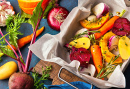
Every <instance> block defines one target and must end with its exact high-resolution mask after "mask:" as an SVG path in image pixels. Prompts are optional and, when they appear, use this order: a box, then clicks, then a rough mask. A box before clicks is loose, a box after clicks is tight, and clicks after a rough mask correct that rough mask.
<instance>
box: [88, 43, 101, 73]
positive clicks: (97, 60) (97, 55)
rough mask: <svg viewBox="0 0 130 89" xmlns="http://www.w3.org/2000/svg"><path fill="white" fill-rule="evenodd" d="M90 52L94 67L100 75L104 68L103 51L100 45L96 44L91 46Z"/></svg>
mask: <svg viewBox="0 0 130 89" xmlns="http://www.w3.org/2000/svg"><path fill="white" fill-rule="evenodd" d="M90 50H91V54H92V59H93V62H94V65H95V67H96V70H97V72H98V73H99V72H100V70H101V67H102V66H103V63H102V54H101V49H100V47H99V45H95V44H94V45H92V46H91V48H90Z"/></svg>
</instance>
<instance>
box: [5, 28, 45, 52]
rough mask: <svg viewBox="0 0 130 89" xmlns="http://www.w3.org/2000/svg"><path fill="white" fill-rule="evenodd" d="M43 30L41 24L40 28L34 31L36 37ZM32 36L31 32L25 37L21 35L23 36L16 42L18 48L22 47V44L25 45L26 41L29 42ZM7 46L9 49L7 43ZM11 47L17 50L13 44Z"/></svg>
mask: <svg viewBox="0 0 130 89" xmlns="http://www.w3.org/2000/svg"><path fill="white" fill-rule="evenodd" d="M43 30H44V26H43V27H42V28H40V29H39V30H37V32H36V37H37V36H38V35H40V34H41V33H42V31H43ZM32 37H33V34H31V35H28V36H26V37H23V38H21V39H18V41H17V42H18V46H19V48H22V47H23V46H24V45H26V44H27V43H29V42H30V41H31V39H32ZM7 47H8V48H9V49H11V48H10V46H9V45H7ZM12 47H13V48H14V49H15V50H17V49H16V48H15V46H13V45H12Z"/></svg>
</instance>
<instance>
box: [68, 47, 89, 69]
mask: <svg viewBox="0 0 130 89" xmlns="http://www.w3.org/2000/svg"><path fill="white" fill-rule="evenodd" d="M70 60H71V61H73V60H78V61H79V62H80V66H81V67H88V63H89V60H90V52H89V51H88V50H87V49H85V48H75V47H74V46H72V51H71V53H70Z"/></svg>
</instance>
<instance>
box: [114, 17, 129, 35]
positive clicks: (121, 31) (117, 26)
mask: <svg viewBox="0 0 130 89" xmlns="http://www.w3.org/2000/svg"><path fill="white" fill-rule="evenodd" d="M112 32H113V33H115V34H116V35H121V36H125V35H127V36H128V35H130V21H129V20H128V19H127V18H119V19H117V20H116V21H115V23H114V26H113V28H112Z"/></svg>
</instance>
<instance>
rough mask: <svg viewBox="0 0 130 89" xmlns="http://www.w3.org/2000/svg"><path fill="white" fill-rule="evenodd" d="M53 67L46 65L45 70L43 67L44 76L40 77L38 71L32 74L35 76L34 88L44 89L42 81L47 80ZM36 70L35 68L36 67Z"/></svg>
mask: <svg viewBox="0 0 130 89" xmlns="http://www.w3.org/2000/svg"><path fill="white" fill-rule="evenodd" d="M51 69H52V66H51V65H50V66H46V69H45V70H44V69H43V68H42V76H41V77H40V78H39V77H38V76H39V74H38V73H36V72H33V73H32V76H33V78H34V88H35V89H42V87H43V85H44V83H43V82H42V81H43V80H47V79H48V78H49V77H50V74H49V73H50V71H51ZM34 71H35V69H34Z"/></svg>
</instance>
